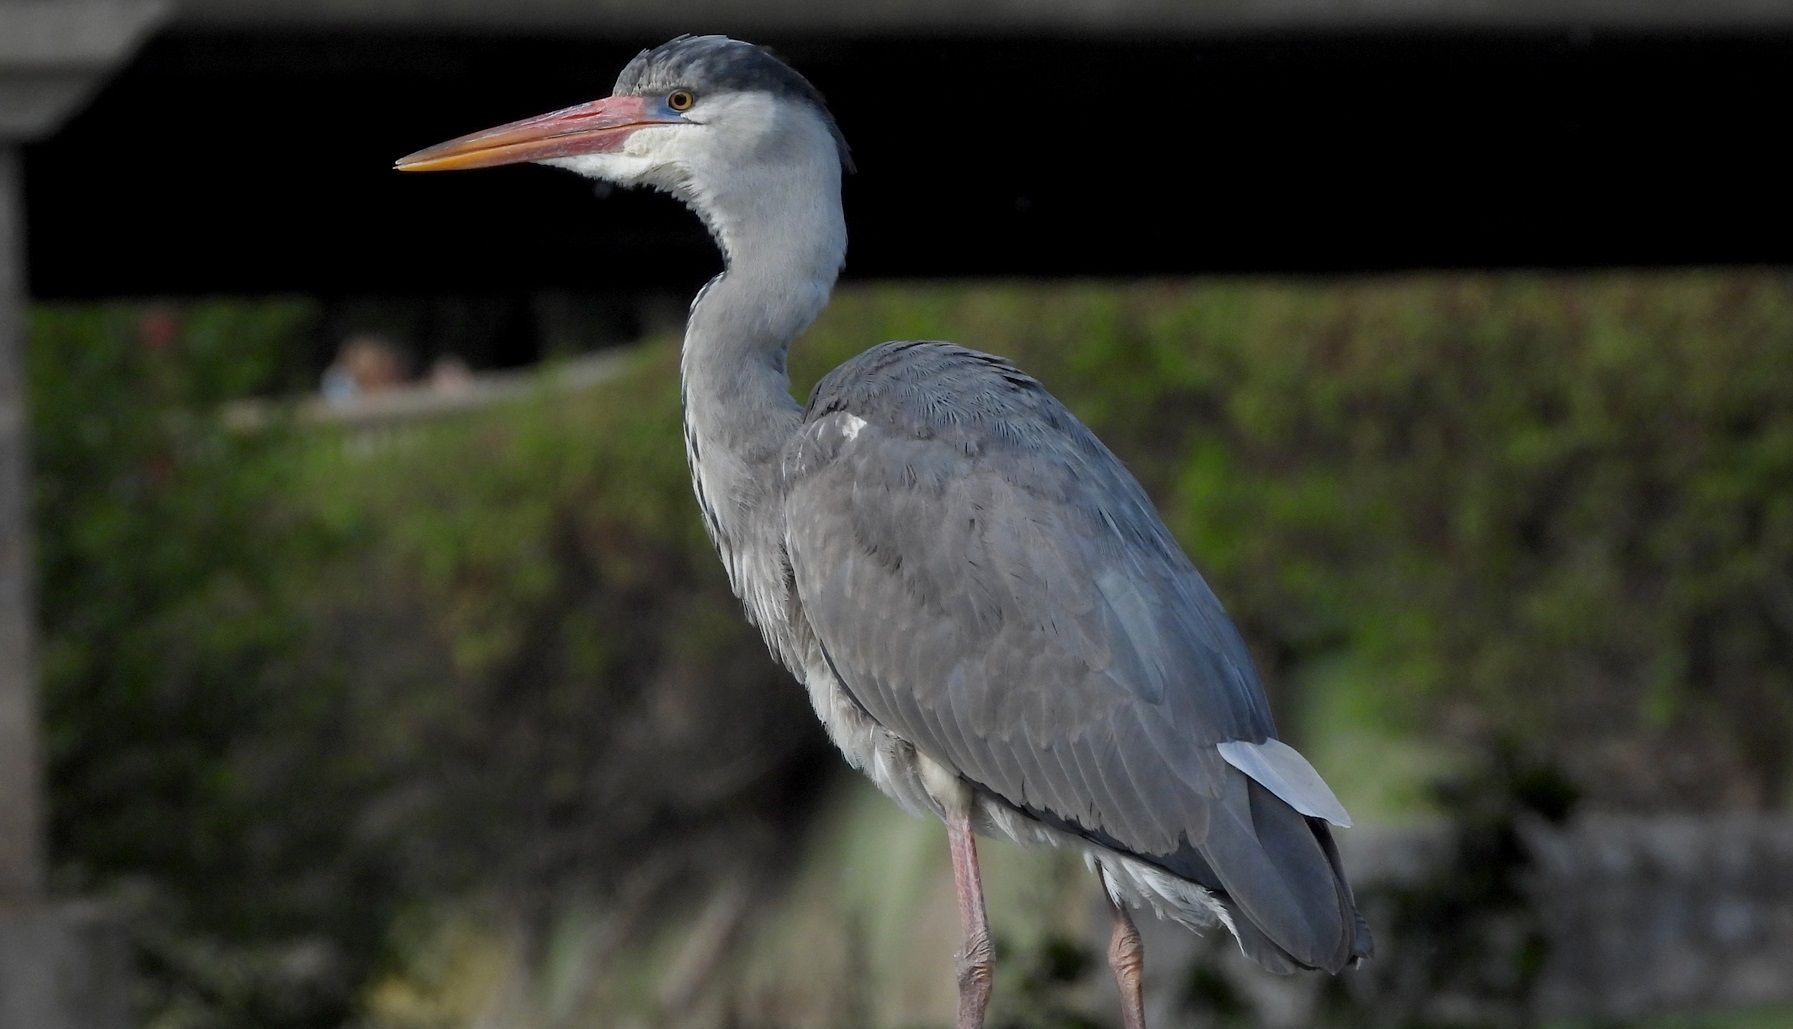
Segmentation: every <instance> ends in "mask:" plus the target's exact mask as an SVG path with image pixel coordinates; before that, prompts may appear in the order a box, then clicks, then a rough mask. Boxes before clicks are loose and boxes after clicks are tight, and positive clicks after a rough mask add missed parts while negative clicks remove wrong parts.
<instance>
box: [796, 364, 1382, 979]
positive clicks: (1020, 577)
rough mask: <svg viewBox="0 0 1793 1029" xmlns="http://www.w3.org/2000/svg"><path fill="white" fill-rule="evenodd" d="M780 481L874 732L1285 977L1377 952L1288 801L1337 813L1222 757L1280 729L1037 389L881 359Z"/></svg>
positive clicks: (1304, 789) (824, 630) (989, 371)
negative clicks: (1146, 869) (1156, 874)
mask: <svg viewBox="0 0 1793 1029" xmlns="http://www.w3.org/2000/svg"><path fill="white" fill-rule="evenodd" d="M861 423H863V424H861ZM783 471H784V475H783V490H782V493H783V499H784V505H783V507H784V510H783V514H784V519H785V528H784V533H785V539H786V541H787V547H788V551H789V564H790V567H791V569H792V574H793V576H794V579H795V583H796V588H797V589H796V592H797V595H798V598H799V600H800V602H801V616H802V617H803V618H804V619H805V620H806V621H807V622H808V624H809V626H810V627H811V628H812V629H813V631H814V632H815V635H816V637H817V639H818V640H819V643H820V645H821V647H822V649H823V651H824V652H825V654H826V657H827V660H828V663H829V665H830V667H831V668H832V669H833V670H834V671H835V673H836V674H837V675H839V676H840V679H841V681H842V683H843V684H844V686H845V688H846V690H847V691H848V692H849V693H850V694H851V695H852V697H853V699H854V700H855V701H856V702H857V703H858V704H859V705H860V706H861V707H863V708H864V710H865V711H866V712H867V714H869V715H870V716H871V717H872V718H874V719H875V720H877V722H878V723H879V724H880V725H882V726H884V727H886V728H888V729H889V730H890V731H892V732H893V733H895V734H896V735H897V736H899V737H901V738H903V739H904V740H907V741H909V742H910V743H912V744H913V745H914V746H915V747H916V748H917V749H918V750H921V751H922V752H924V753H927V754H929V755H931V756H933V757H934V758H935V759H936V760H942V761H943V762H944V763H946V764H948V765H949V766H950V767H952V768H954V769H956V770H957V771H958V772H959V773H960V774H961V775H963V776H964V777H965V778H966V779H967V780H968V781H969V782H970V783H971V784H972V785H973V786H974V787H975V788H976V789H977V790H978V792H979V793H980V794H982V795H984V796H986V797H988V798H990V799H991V800H993V801H995V802H998V803H1001V804H1004V805H1007V806H1009V807H1012V808H1014V809H1016V810H1018V811H1020V812H1024V813H1025V814H1026V815H1028V816H1030V817H1034V818H1043V819H1047V820H1049V821H1050V822H1052V823H1053V824H1055V825H1057V826H1059V827H1061V828H1063V829H1065V830H1066V831H1068V832H1070V833H1072V834H1074V835H1076V836H1078V837H1080V838H1083V839H1085V840H1089V841H1091V842H1093V843H1096V844H1097V845H1099V846H1102V847H1104V848H1107V849H1112V850H1117V851H1121V852H1123V853H1126V854H1129V855H1133V856H1135V857H1137V858H1139V859H1141V860H1143V861H1146V862H1148V863H1150V864H1152V865H1154V866H1157V867H1159V868H1162V869H1164V870H1166V871H1169V872H1171V873H1173V874H1175V875H1178V876H1180V877H1182V878H1185V879H1189V880H1192V881H1194V882H1197V883H1199V884H1200V885H1202V886H1204V887H1206V888H1208V889H1209V890H1211V891H1213V892H1214V893H1215V895H1216V897H1217V898H1218V899H1220V900H1221V902H1222V903H1223V904H1225V905H1227V906H1228V907H1229V910H1230V912H1231V913H1232V914H1233V915H1234V924H1235V926H1237V925H1239V924H1241V923H1244V924H1247V925H1249V926H1250V927H1252V928H1255V929H1256V930H1258V931H1259V932H1260V933H1261V935H1262V937H1263V939H1262V940H1251V941H1247V942H1249V943H1256V944H1259V947H1258V950H1257V952H1256V953H1254V954H1253V956H1254V957H1256V958H1258V959H1259V960H1260V961H1261V962H1263V963H1265V964H1266V965H1267V966H1270V967H1274V968H1276V969H1278V970H1289V969H1290V968H1292V967H1295V966H1300V967H1309V968H1325V969H1328V970H1337V969H1339V968H1341V967H1343V966H1344V965H1346V964H1347V963H1349V962H1350V961H1352V960H1353V959H1355V958H1357V957H1360V956H1362V955H1363V954H1366V953H1367V952H1368V945H1369V940H1368V935H1367V933H1365V932H1363V931H1362V930H1361V927H1360V926H1359V924H1358V922H1357V919H1356V913H1355V908H1354V906H1353V904H1352V899H1351V893H1350V888H1349V887H1348V886H1347V885H1346V884H1345V882H1344V879H1343V877H1342V876H1341V875H1340V874H1339V873H1338V869H1337V861H1336V856H1335V854H1334V850H1333V845H1332V840H1331V837H1330V835H1329V833H1328V830H1327V828H1326V826H1325V824H1324V822H1323V821H1322V820H1321V819H1320V818H1317V817H1316V818H1310V817H1305V816H1303V815H1302V814H1300V813H1299V812H1298V811H1296V810H1295V809H1294V808H1293V807H1292V806H1291V804H1290V802H1288V801H1285V800H1284V799H1281V798H1279V797H1278V796H1277V792H1282V793H1285V794H1288V795H1289V796H1290V798H1291V799H1292V800H1294V801H1295V802H1297V803H1298V804H1299V805H1300V806H1303V807H1306V808H1308V809H1309V810H1310V811H1316V812H1320V813H1332V812H1336V813H1337V814H1338V815H1340V816H1342V814H1343V809H1342V808H1341V807H1340V806H1339V805H1338V802H1337V800H1336V799H1335V798H1333V797H1332V794H1331V791H1330V790H1327V789H1326V788H1325V785H1324V783H1321V782H1320V781H1319V779H1318V776H1317V775H1312V773H1311V769H1309V770H1308V771H1309V774H1310V775H1311V779H1301V778H1298V777H1297V776H1296V775H1294V774H1290V775H1288V776H1286V777H1284V778H1282V779H1276V780H1275V781H1272V782H1269V783H1261V782H1258V781H1254V780H1253V779H1252V778H1250V777H1249V776H1248V775H1247V774H1246V773H1247V772H1253V771H1254V768H1252V767H1248V768H1247V769H1245V770H1244V771H1242V770H1241V769H1239V768H1238V767H1235V765H1234V764H1233V763H1230V762H1228V761H1227V760H1225V759H1224V758H1223V757H1222V754H1221V752H1220V750H1219V747H1220V746H1221V745H1226V744H1229V743H1232V742H1233V741H1245V742H1246V743H1248V744H1249V743H1257V742H1260V741H1266V740H1273V739H1274V737H1275V726H1274V724H1273V723H1272V720H1271V717H1270V713H1269V711H1268V709H1267V708H1266V706H1265V703H1264V697H1263V693H1262V690H1261V688H1260V687H1259V685H1258V681H1257V676H1256V673H1255V672H1254V671H1253V669H1252V665H1251V661H1250V658H1249V656H1248V655H1247V653H1246V649H1245V645H1244V643H1243V641H1241V640H1240V638H1239V635H1238V633H1237V631H1236V630H1235V629H1234V627H1233V625H1232V623H1231V621H1230V620H1229V619H1228V618H1227V617H1226V614H1225V612H1224V611H1223V610H1222V608H1221V605H1220V602H1219V601H1218V600H1217V599H1216V598H1215V596H1214V594H1213V593H1212V591H1210V590H1209V589H1208V586H1207V584H1206V583H1205V582H1203V581H1202V578H1201V576H1200V575H1199V574H1198V573H1197V572H1196V570H1195V569H1194V567H1192V566H1191V565H1190V563H1189V561H1188V560H1187V558H1186V557H1184V555H1183V552H1182V551H1181V549H1180V548H1179V547H1178V546H1177V545H1176V543H1175V541H1174V540H1173V539H1172V538H1171V536H1170V534H1169V532H1168V531H1167V530H1166V529H1165V528H1164V525H1163V524H1162V522H1161V521H1160V520H1159V519H1158V517H1157V516H1156V514H1155V513H1154V512H1153V509H1152V506H1151V504H1150V502H1149V500H1148V499H1147V498H1146V496H1145V494H1144V492H1143V491H1142V490H1141V489H1140V487H1139V485H1138V484H1137V483H1136V482H1135V481H1134V479H1133V478H1132V476H1130V475H1129V474H1128V473H1127V472H1126V470H1125V468H1124V467H1123V466H1122V465H1121V463H1120V462H1119V461H1118V460H1117V459H1116V458H1115V457H1114V455H1113V454H1112V453H1110V452H1109V450H1108V449H1107V448H1106V447H1104V446H1103V445H1102V443H1101V442H1100V441H1099V440H1098V439H1097V438H1096V437H1095V435H1094V434H1093V433H1091V432H1090V431H1089V430H1088V429H1087V428H1085V427H1084V426H1083V425H1082V424H1081V423H1080V422H1078V421H1077V419H1076V418H1075V417H1073V416H1072V415H1071V414H1070V412H1068V411H1067V410H1066V409H1065V408H1064V407H1063V406H1062V405H1061V404H1059V403H1058V401H1057V400H1056V399H1054V398H1053V397H1052V396H1051V394H1049V393H1048V392H1046V390H1045V389H1044V388H1043V387H1041V386H1040V385H1039V383H1037V382H1036V381H1034V380H1033V379H1032V378H1030V377H1028V376H1027V375H1025V374H1023V373H1021V372H1020V371H1018V370H1016V369H1015V368H1014V367H1013V366H1012V365H1010V364H1008V363H1007V362H1005V361H1003V360H1001V359H999V358H995V357H992V356H989V355H986V354H980V353H976V352H974V351H970V350H965V349H963V348H960V347H956V346H953V345H951V344H948V343H934V342H926V343H890V344H886V345H884V346H881V347H877V348H875V349H873V350H871V351H868V352H867V353H865V354H862V355H860V356H859V357H857V358H854V359H853V360H851V361H849V362H847V363H846V364H844V365H842V366H841V367H840V368H838V369H836V370H835V371H834V372H832V373H830V374H829V375H828V376H827V377H826V378H824V379H823V380H822V382H821V383H820V384H818V385H817V387H816V389H815V392H814V394H813V395H812V396H811V398H810V401H809V406H808V409H807V410H806V411H805V412H804V417H803V428H802V429H801V430H800V431H799V432H798V433H797V435H796V436H795V437H794V438H793V439H792V440H791V442H790V443H789V444H788V445H787V446H786V448H785V452H784V459H783ZM1278 746H1279V747H1280V748H1281V750H1280V751H1272V753H1274V754H1276V756H1277V760H1279V761H1281V762H1283V763H1284V765H1287V764H1288V759H1287V757H1286V755H1284V754H1283V753H1282V751H1286V752H1287V754H1294V751H1293V750H1292V749H1290V748H1287V747H1286V745H1281V744H1278ZM1246 753H1251V751H1246ZM1295 760H1297V761H1299V757H1298V755H1297V757H1296V759H1295ZM1300 767H1302V768H1306V767H1307V766H1306V762H1305V761H1300ZM1267 769H1268V762H1261V763H1259V764H1258V765H1257V766H1256V769H1255V770H1267ZM1261 778H1272V777H1271V776H1269V775H1267V774H1264V775H1261ZM1291 780H1293V781H1291ZM1248 931H1249V930H1248ZM1264 944H1268V946H1265V945H1264Z"/></svg>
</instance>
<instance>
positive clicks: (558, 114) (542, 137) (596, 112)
mask: <svg viewBox="0 0 1793 1029" xmlns="http://www.w3.org/2000/svg"><path fill="white" fill-rule="evenodd" d="M681 120H682V119H680V118H679V117H678V116H677V115H675V114H671V113H670V112H667V111H666V110H665V109H664V108H662V107H661V106H660V105H659V102H658V101H657V100H650V99H649V98H647V97H641V96H613V97H606V98H604V99H603V100H594V101H592V102H591V103H589V104H577V105H575V106H573V107H568V108H565V109H563V110H559V111H552V112H550V113H548V114H538V115H536V116H535V117H533V118H524V119H523V120H522V121H514V122H511V123H509V124H508V125H500V126H498V127H497V128H495V129H486V130H485V131H483V132H475V133H471V134H469V135H465V136H462V137H460V138H459V139H451V140H449V141H448V142H446V143H438V144H436V145H435V146H433V147H429V148H427V149H423V150H419V151H417V152H416V153H414V154H407V155H405V156H404V157H401V158H399V159H398V160H397V161H394V162H393V167H395V168H397V169H398V170H399V171H458V170H460V169H463V168H492V167H496V166H498V165H501V164H519V163H521V162H524V161H541V160H546V159H548V158H551V157H572V156H574V155H577V154H607V153H612V152H614V151H616V150H619V149H621V148H622V145H623V141H624V140H625V139H628V138H629V136H630V134H632V133H634V132H635V131H636V130H638V129H644V128H647V127H648V126H650V125H669V124H674V123H677V122H679V121H681Z"/></svg>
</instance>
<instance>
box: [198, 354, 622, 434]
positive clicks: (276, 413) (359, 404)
mask: <svg viewBox="0 0 1793 1029" xmlns="http://www.w3.org/2000/svg"><path fill="white" fill-rule="evenodd" d="M633 353H634V349H633V348H631V347H618V348H614V349H610V350H605V351H602V352H599V353H595V354H587V355H584V356H581V357H576V358H571V359H568V360H564V361H554V362H550V363H547V364H544V365H538V366H536V367H533V368H526V369H520V370H517V371H503V372H481V373H479V374H475V375H472V376H469V377H467V378H466V379H464V380H461V381H458V382H455V383H454V384H452V385H451V386H447V387H443V386H434V385H429V384H427V383H419V384H416V385H405V386H401V387H398V388H395V389H388V390H383V391H381V392H378V393H370V394H366V395H364V396H358V397H355V398H352V399H350V400H347V401H330V400H326V399H325V398H323V397H322V396H315V397H310V398H307V399H305V400H303V401H300V402H299V403H298V404H297V405H296V406H295V405H291V404H286V403H280V402H272V401H266V400H239V401H236V402H234V403H232V404H229V405H228V406H226V407H225V409H224V424H225V425H226V426H228V427H229V428H232V429H237V430H242V431H251V430H254V429H259V428H264V427H266V426H268V425H271V424H274V423H275V422H277V421H281V420H284V419H291V421H292V422H293V423H295V424H298V425H301V426H316V427H331V428H335V429H339V430H342V431H343V432H344V433H345V438H344V449H345V450H346V451H347V452H349V453H366V452H370V451H376V450H385V449H388V448H390V447H391V446H393V445H395V444H398V443H402V442H403V441H404V440H405V439H406V438H408V437H409V436H410V435H412V434H413V433H414V432H415V430H417V429H419V428H421V427H424V426H427V425H429V424H430V423H433V422H436V421H439V420H442V419H445V418H451V417H454V416H456V415H462V414H467V413H469V412H473V411H481V410H486V409H488V408H491V407H494V406H496V405H500V404H505V403H511V402H514V401H518V400H523V399H526V398H528V397H531V396H534V395H537V394H540V393H544V392H545V393H550V394H554V393H577V392H579V391H581V390H585V389H589V388H590V387H592V386H594V385H596V384H598V383H600V382H603V381H605V380H607V379H610V378H612V377H614V376H615V375H616V374H617V373H618V372H619V371H620V370H621V369H622V368H623V367H624V366H625V364H626V363H627V362H628V361H629V359H630V355H631V354H633Z"/></svg>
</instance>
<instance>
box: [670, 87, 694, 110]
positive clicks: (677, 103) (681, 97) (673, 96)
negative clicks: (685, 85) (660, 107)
mask: <svg viewBox="0 0 1793 1029" xmlns="http://www.w3.org/2000/svg"><path fill="white" fill-rule="evenodd" d="M695 103H697V98H696V97H694V96H692V95H691V91H690V90H688V89H675V90H673V91H672V92H671V93H669V94H667V97H666V106H668V107H670V108H672V109H673V110H675V111H678V112H680V113H681V114H682V113H684V112H686V111H689V110H691V105H692V104H695Z"/></svg>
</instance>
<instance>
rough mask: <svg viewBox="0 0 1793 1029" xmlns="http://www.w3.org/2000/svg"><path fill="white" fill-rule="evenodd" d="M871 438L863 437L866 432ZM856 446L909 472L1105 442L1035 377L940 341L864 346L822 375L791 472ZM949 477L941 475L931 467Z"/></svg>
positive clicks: (796, 441) (789, 454)
mask: <svg viewBox="0 0 1793 1029" xmlns="http://www.w3.org/2000/svg"><path fill="white" fill-rule="evenodd" d="M868 426H869V427H872V428H873V430H874V431H873V432H872V433H871V434H870V435H863V432H864V430H865V429H866V428H867V427H868ZM847 443H859V444H860V446H858V447H856V448H855V451H856V452H857V453H860V454H864V453H866V452H867V451H875V450H877V449H879V446H878V445H879V444H884V445H886V447H887V448H890V447H894V448H896V449H900V450H902V451H903V453H902V454H900V455H897V454H891V455H888V456H891V457H892V458H893V459H901V460H903V461H904V462H905V466H906V467H911V466H912V462H913V461H915V460H916V459H918V458H921V457H924V456H928V457H931V458H932V461H931V462H924V463H934V464H937V463H939V462H941V461H946V462H949V463H955V464H962V463H964V462H967V461H972V460H975V459H978V458H983V457H986V456H991V455H990V452H992V451H1007V452H1010V453H1009V457H1010V462H1009V463H1008V464H1007V465H1006V466H1007V467H1015V466H1016V465H1017V463H1019V462H1021V461H1023V460H1024V458H1025V457H1026V456H1027V455H1029V454H1032V453H1037V452H1040V451H1042V450H1046V449H1051V448H1065V447H1070V448H1073V449H1075V450H1078V451H1088V452H1090V453H1092V454H1093V453H1095V452H1096V451H1097V450H1098V449H1099V448H1100V444H1099V443H1098V442H1097V441H1096V439H1095V437H1094V436H1093V435H1092V434H1091V433H1090V432H1089V430H1087V429H1086V428H1084V427H1083V425H1082V424H1081V423H1080V422H1078V421H1077V419H1076V418H1075V417H1073V416H1072V415H1071V414H1070V412H1069V411H1067V410H1066V409H1065V407H1064V406H1063V405H1062V404H1061V403H1059V401H1058V400H1057V399H1056V398H1055V397H1053V396H1052V394H1051V393H1050V392H1048V391H1047V390H1046V388H1045V387H1044V386H1042V385H1040V383H1039V381H1038V380H1036V379H1035V378H1034V377H1033V376H1031V375H1028V374H1027V373H1026V372H1024V371H1022V370H1020V369H1019V368H1017V367H1015V365H1014V364H1012V363H1010V362H1009V361H1008V360H1007V359H1005V358H1003V357H999V356H997V355H995V354H988V353H984V352H982V351H978V350H972V349H970V348H968V347H962V346H959V345H957V344H954V343H947V342H943V341H940V340H903V341H898V342H891V343H885V344H883V345H881V346H876V347H873V348H871V349H870V350H867V351H865V352H863V353H861V354H859V355H857V356H856V357H853V358H851V359H850V360H848V361H846V362H844V363H843V364H841V365H840V366H839V367H838V368H835V369H834V370H833V371H831V372H829V373H828V374H827V375H825V376H823V377H822V379H821V380H820V381H819V382H817V383H816V386H815V389H813V390H812V391H811V392H810V396H809V402H808V404H807V405H806V406H805V408H804V411H803V419H802V426H801V428H800V430H799V432H798V433H797V434H796V435H795V436H794V438H793V439H792V443H791V446H790V447H789V448H788V449H787V451H786V455H785V465H786V468H785V470H786V474H787V476H794V477H798V478H800V477H802V476H803V475H805V474H807V473H811V472H813V471H815V470H816V469H817V468H818V467H820V466H821V465H823V464H826V463H827V462H829V461H830V460H832V459H834V458H835V457H837V456H838V455H839V454H840V453H841V448H842V446H843V445H844V444H847ZM935 470H936V471H937V472H943V471H944V469H938V468H936V469H935Z"/></svg>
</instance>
